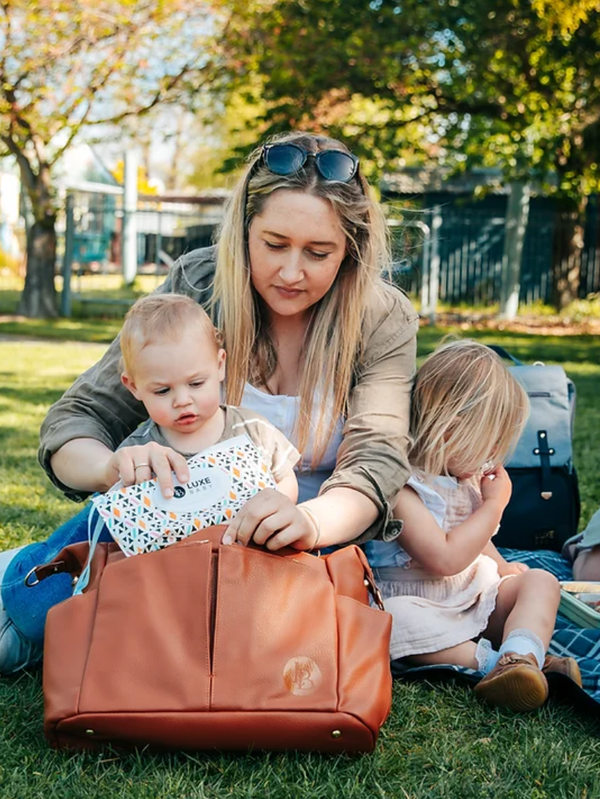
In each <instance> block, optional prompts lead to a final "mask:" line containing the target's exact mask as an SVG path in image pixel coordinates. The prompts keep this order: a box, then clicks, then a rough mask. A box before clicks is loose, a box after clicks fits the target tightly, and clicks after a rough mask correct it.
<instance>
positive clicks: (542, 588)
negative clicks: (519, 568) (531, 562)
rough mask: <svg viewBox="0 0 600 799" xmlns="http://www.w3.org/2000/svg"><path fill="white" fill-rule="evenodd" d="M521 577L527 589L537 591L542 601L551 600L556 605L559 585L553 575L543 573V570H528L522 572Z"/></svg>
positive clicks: (558, 599)
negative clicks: (542, 598)
mask: <svg viewBox="0 0 600 799" xmlns="http://www.w3.org/2000/svg"><path fill="white" fill-rule="evenodd" d="M523 577H524V579H525V583H526V585H527V586H528V587H530V588H533V589H535V591H538V592H539V593H540V596H543V597H544V599H546V600H548V599H550V598H552V599H553V600H555V601H556V603H557V604H558V602H559V601H560V583H559V582H558V580H557V579H556V577H555V576H554V575H553V574H550V572H547V571H545V569H529V570H528V571H526V572H524V574H523Z"/></svg>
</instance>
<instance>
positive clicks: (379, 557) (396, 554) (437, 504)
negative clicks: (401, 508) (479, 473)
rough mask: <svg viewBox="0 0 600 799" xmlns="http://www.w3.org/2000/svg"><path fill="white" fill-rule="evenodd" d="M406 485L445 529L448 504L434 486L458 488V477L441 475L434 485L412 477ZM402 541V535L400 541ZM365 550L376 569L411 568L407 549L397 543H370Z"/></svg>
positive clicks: (365, 546)
mask: <svg viewBox="0 0 600 799" xmlns="http://www.w3.org/2000/svg"><path fill="white" fill-rule="evenodd" d="M406 485H408V486H410V487H411V488H412V489H413V490H414V491H416V492H417V494H418V496H419V499H420V500H421V501H422V502H423V504H424V505H425V507H426V508H427V510H428V511H429V512H430V513H431V515H432V516H433V518H434V519H435V520H436V522H437V524H438V525H439V526H440V527H441V528H442V529H443V527H444V519H445V518H446V505H447V503H446V500H445V499H444V497H442V496H441V495H440V494H439V493H438V492H437V491H436V490H435V488H434V486H435V485H438V486H440V488H449V489H453V488H457V487H458V480H457V479H456V477H451V476H450V475H440V476H439V477H436V478H435V479H434V480H433V484H432V483H426V482H425V481H424V480H422V479H420V478H419V477H416V476H415V475H411V477H409V478H408V482H407V483H406ZM401 540H402V533H400V541H401ZM364 550H365V554H366V555H367V558H368V559H369V563H370V564H371V566H372V567H373V568H375V569H379V568H382V567H384V566H396V567H404V568H409V565H410V561H411V557H410V555H409V554H408V552H407V551H406V550H405V549H402V547H401V546H400V544H399V543H398V542H397V541H392V542H390V543H388V542H386V541H368V542H367V543H366V544H364Z"/></svg>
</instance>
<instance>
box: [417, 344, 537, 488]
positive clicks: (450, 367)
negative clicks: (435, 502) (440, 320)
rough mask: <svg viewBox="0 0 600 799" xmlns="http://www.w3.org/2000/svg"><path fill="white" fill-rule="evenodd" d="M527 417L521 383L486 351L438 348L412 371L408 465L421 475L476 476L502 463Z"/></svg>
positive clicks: (467, 346) (449, 346) (478, 346)
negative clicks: (488, 464)
mask: <svg viewBox="0 0 600 799" xmlns="http://www.w3.org/2000/svg"><path fill="white" fill-rule="evenodd" d="M528 414H529V398H528V396H527V393H526V392H525V390H524V389H523V387H522V386H521V384H520V383H519V382H518V381H517V380H516V379H515V378H514V377H513V375H512V374H511V373H510V371H509V370H508V369H507V368H506V366H505V365H504V363H503V362H502V359H501V358H500V357H499V356H498V355H496V353H495V352H494V351H493V350H491V349H490V348H489V347H486V346H485V345H483V344H479V343H478V342H476V341H471V340H469V339H463V340H460V341H451V342H447V343H445V344H442V345H441V346H440V347H439V348H438V349H437V350H436V351H435V352H433V353H432V354H431V355H430V356H429V357H428V358H426V360H425V361H424V362H423V365H422V366H421V368H420V369H419V371H418V373H417V377H416V379H415V384H414V387H413V393H412V403H411V435H412V439H413V441H412V445H411V450H410V453H409V459H410V462H411V464H412V465H413V466H414V467H415V468H417V469H418V470H419V471H420V472H422V473H424V474H425V475H431V476H435V475H441V474H447V473H448V464H449V462H450V461H452V463H453V468H454V471H455V472H457V473H458V474H461V473H462V474H469V473H474V474H475V473H478V472H480V471H481V470H482V469H483V467H484V464H485V463H486V462H487V461H493V463H494V465H498V464H501V463H503V462H504V461H505V460H506V459H507V457H508V455H509V453H510V451H511V450H512V448H513V447H514V446H515V444H516V442H517V440H518V438H519V436H520V435H521V432H522V431H523V427H524V426H525V423H526V421H527V416H528Z"/></svg>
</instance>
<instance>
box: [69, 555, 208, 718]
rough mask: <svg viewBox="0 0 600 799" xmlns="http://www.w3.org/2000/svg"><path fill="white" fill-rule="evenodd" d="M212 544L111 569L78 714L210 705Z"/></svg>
mask: <svg viewBox="0 0 600 799" xmlns="http://www.w3.org/2000/svg"><path fill="white" fill-rule="evenodd" d="M211 549H212V547H211V545H210V543H209V542H206V543H197V544H194V545H191V546H186V547H177V546H175V547H168V548H167V549H162V550H160V551H158V552H152V553H149V554H145V555H138V556H136V557H134V558H127V559H125V560H121V561H118V562H117V563H114V564H113V565H109V566H107V568H106V569H105V570H104V573H103V575H102V579H101V581H100V585H99V587H98V605H97V611H96V616H95V621H94V629H93V633H92V641H91V645H90V650H89V657H88V663H87V666H86V670H85V674H84V678H83V683H82V689H81V695H80V703H79V712H81V713H90V712H111V711H115V712H118V711H121V712H126V711H150V710H157V711H161V710H162V711H164V710H181V711H184V710H185V711H189V710H208V708H209V700H210V646H209V642H210V606H211V605H210V582H211V580H210V573H211Z"/></svg>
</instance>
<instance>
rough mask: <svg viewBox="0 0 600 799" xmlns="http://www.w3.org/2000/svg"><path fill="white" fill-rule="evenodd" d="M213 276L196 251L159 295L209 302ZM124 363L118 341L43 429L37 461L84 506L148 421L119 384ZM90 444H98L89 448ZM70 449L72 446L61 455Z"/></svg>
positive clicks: (205, 254)
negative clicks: (116, 452)
mask: <svg viewBox="0 0 600 799" xmlns="http://www.w3.org/2000/svg"><path fill="white" fill-rule="evenodd" d="M213 274H214V248H212V247H211V248H205V249H203V250H196V251H194V252H191V253H188V254H187V255H186V256H184V257H183V258H182V259H180V260H179V261H178V262H177V264H176V265H175V266H174V267H173V269H172V270H171V272H170V273H169V276H168V277H167V280H166V281H165V282H164V283H163V284H162V286H160V287H159V288H158V289H157V291H158V292H159V293H169V292H173V291H177V292H180V293H185V294H188V295H190V296H192V297H193V298H194V299H196V300H198V301H205V300H208V299H210V284H211V281H212V277H213ZM194 287H196V288H195V289H194ZM120 359H121V348H120V343H119V339H118V338H117V339H115V341H113V343H112V344H111V345H110V347H109V348H108V350H107V352H106V353H105V355H104V357H103V358H102V359H101V360H100V361H99V362H98V363H97V364H95V365H94V366H92V367H91V369H88V370H87V372H85V373H84V374H83V375H81V377H79V378H78V379H77V380H76V381H75V383H74V384H73V385H72V386H71V388H69V389H68V390H67V391H66V392H65V394H64V395H63V396H62V397H61V399H60V400H58V402H56V403H55V404H54V405H53V406H52V407H51V408H50V410H49V412H48V414H47V416H46V418H45V420H44V423H43V424H42V429H41V431H40V449H39V452H38V459H39V461H40V464H41V465H42V467H43V468H44V469H45V471H46V472H47V474H48V477H49V478H50V479H51V480H52V482H53V483H54V484H55V485H56V486H58V487H59V488H60V489H61V490H62V491H64V493H65V494H66V495H67V496H68V497H70V498H71V499H76V500H83V499H85V497H86V496H87V495H88V494H89V493H91V492H93V491H102V490H105V489H106V479H107V477H108V475H107V473H106V469H107V464H108V460H109V459H110V457H111V456H112V454H113V451H114V450H115V449H116V448H117V446H118V445H119V444H120V443H121V441H123V439H124V438H126V436H127V435H129V433H131V432H132V430H134V429H135V428H136V427H137V426H138V424H139V423H140V422H141V421H143V420H144V419H145V418H147V414H146V411H145V408H144V406H143V405H142V404H141V403H140V402H138V401H137V400H136V399H135V398H134V397H133V396H132V394H131V393H130V392H129V391H128V390H127V389H126V388H125V387H124V386H123V385H122V384H121V369H120ZM92 440H93V441H95V442H96V444H94V445H92V446H90V441H92ZM75 442H80V443H75ZM67 443H69V444H71V446H69V448H68V449H67V450H65V452H64V453H61V450H62V448H63V447H64V446H65V445H66V444H67ZM98 445H101V446H98ZM109 453H110V454H109ZM78 459H81V460H80V461H79V466H78ZM96 459H97V460H96ZM164 467H166V464H164V463H162V462H161V464H160V465H159V469H162V470H163V471H164ZM169 479H170V478H169ZM161 487H162V486H161Z"/></svg>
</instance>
